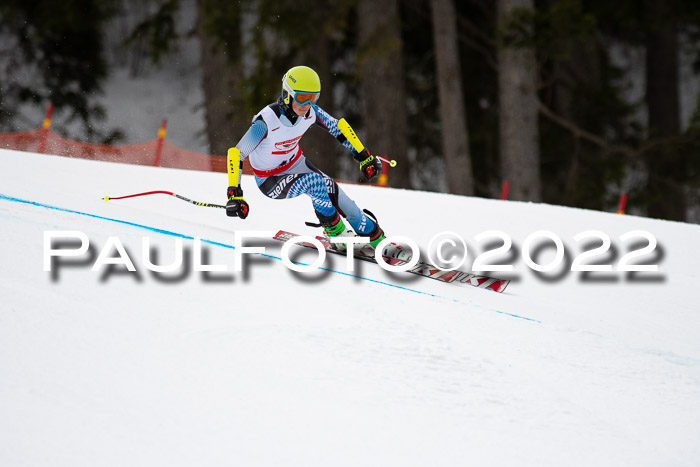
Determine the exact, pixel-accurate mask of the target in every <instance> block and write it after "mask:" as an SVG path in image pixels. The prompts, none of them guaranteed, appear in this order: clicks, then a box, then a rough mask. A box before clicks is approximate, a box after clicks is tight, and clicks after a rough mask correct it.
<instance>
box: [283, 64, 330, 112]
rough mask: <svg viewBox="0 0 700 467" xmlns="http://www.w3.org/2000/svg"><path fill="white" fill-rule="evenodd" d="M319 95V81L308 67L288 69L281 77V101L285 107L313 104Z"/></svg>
mask: <svg viewBox="0 0 700 467" xmlns="http://www.w3.org/2000/svg"><path fill="white" fill-rule="evenodd" d="M320 95H321V80H320V79H319V77H318V74H316V72H315V71H314V70H312V69H311V68H309V67H308V66H295V67H294V68H290V69H289V71H287V72H286V73H285V74H284V76H283V77H282V101H283V102H284V103H285V104H286V105H291V104H292V99H294V100H295V101H296V102H297V104H299V105H304V104H309V103H310V104H315V103H316V101H318V98H319V96H320Z"/></svg>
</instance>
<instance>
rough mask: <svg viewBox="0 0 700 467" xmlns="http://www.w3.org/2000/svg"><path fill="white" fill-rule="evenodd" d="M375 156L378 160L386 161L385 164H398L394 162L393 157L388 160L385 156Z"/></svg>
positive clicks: (392, 165) (393, 165) (391, 165)
mask: <svg viewBox="0 0 700 467" xmlns="http://www.w3.org/2000/svg"><path fill="white" fill-rule="evenodd" d="M375 157H376V158H377V159H379V160H380V161H382V162H386V163H387V164H389V167H396V164H398V162H396V161H395V160H394V159H391V160H389V159H387V158H386V157H382V156H375Z"/></svg>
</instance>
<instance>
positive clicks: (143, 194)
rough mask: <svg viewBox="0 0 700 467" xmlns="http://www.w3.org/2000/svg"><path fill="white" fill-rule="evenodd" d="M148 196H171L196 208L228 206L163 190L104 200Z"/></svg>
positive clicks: (110, 197) (224, 207)
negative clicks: (202, 201) (204, 201)
mask: <svg viewBox="0 0 700 467" xmlns="http://www.w3.org/2000/svg"><path fill="white" fill-rule="evenodd" d="M147 195H170V196H174V197H176V198H178V199H181V200H183V201H186V202H188V203H190V204H194V205H196V206H204V207H207V208H222V209H226V206H221V205H220V204H211V203H201V202H199V201H194V200H191V199H189V198H185V197H184V196H182V195H178V194H177V193H173V192H171V191H162V190H157V191H146V192H144V193H134V194H133V195H125V196H105V197H104V200H105V201H109V200H111V199H125V198H135V197H136V196H147Z"/></svg>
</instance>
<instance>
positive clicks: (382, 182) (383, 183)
mask: <svg viewBox="0 0 700 467" xmlns="http://www.w3.org/2000/svg"><path fill="white" fill-rule="evenodd" d="M388 165H389V164H382V172H381V173H380V174H379V179H378V180H377V181H378V183H379V186H386V184H387V179H388V175H387V169H388V167H387V166H388Z"/></svg>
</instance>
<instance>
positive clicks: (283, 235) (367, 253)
mask: <svg viewBox="0 0 700 467" xmlns="http://www.w3.org/2000/svg"><path fill="white" fill-rule="evenodd" d="M299 236H300V235H299V234H295V233H291V232H287V231H285V230H280V231H279V232H277V234H276V235H275V236H274V237H273V238H274V239H275V240H279V241H281V242H286V241H287V240H289V239H291V238H294V237H299ZM316 239H317V240H319V241H320V242H321V244H322V245H323V247H324V248H325V249H326V251H328V252H330V253H335V254H338V255H343V256H346V255H347V253H346V252H345V251H342V250H338V249H336V248H334V247H333V244H331V243H330V242H329V241H328V239H327V238H324V237H316ZM298 245H299V246H303V247H306V248H313V249H316V247H315V246H314V245H312V244H311V243H305V242H302V243H298ZM353 256H354V257H355V258H357V259H360V260H362V261H368V262H370V263H375V264H376V263H377V261H376V260H375V259H374V249H373V248H372V247H366V248H362V249H360V250H355V252H354V254H353ZM383 258H384V261H386V263H387V264H390V265H394V266H402V265H404V264H408V262H409V261H406V260H401V259H396V258H392V257H390V256H386V255H383ZM406 272H410V273H412V274H416V275H418V276H424V277H429V278H431V279H435V280H438V281H440V282H446V283H449V284H455V285H469V286H473V287H478V288H480V289H488V290H493V291H494V292H499V293H501V292H503V291H504V290H505V289H506V287H507V286H508V284H509V283H510V280H508V279H496V278H494V277H488V276H481V275H477V274H472V273H468V272H463V271H443V270H440V269H439V268H437V267H436V266H433V265H432V264H428V263H426V262H424V261H418V264H416V265H415V266H414V267H413V268H412V269H409V270H408V271H406Z"/></svg>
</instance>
